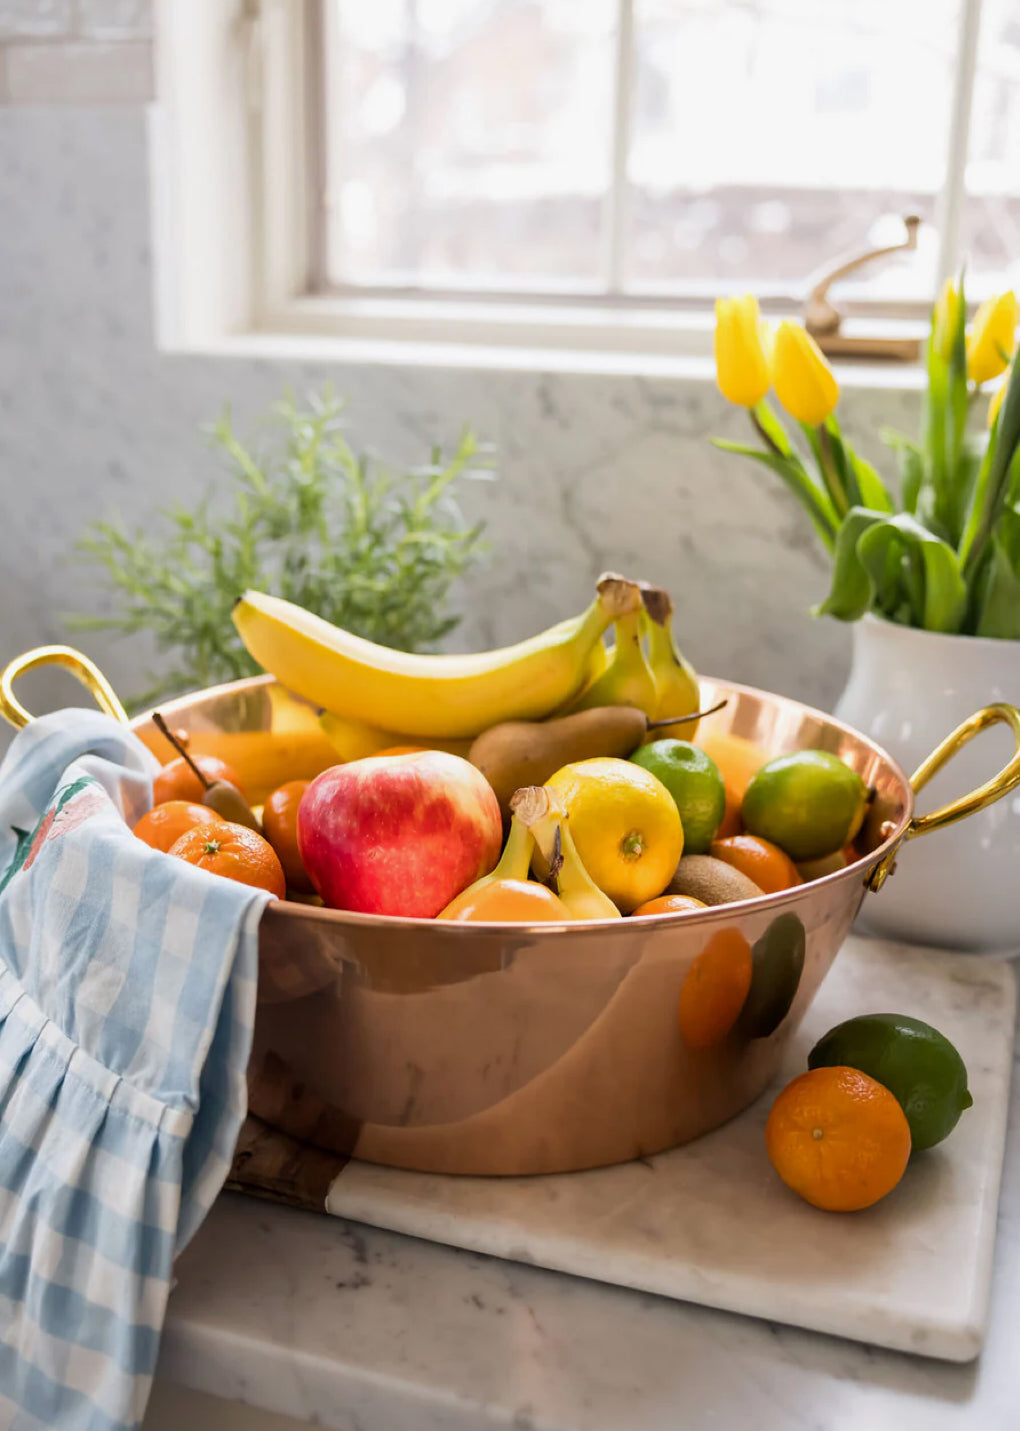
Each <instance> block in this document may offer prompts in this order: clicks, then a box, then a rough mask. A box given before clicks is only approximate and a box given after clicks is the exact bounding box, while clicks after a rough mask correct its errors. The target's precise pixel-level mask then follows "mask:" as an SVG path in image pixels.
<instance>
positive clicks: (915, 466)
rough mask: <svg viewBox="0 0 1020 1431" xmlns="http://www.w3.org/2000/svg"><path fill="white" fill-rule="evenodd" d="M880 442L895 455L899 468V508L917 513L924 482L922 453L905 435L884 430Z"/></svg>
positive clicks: (888, 429)
mask: <svg viewBox="0 0 1020 1431" xmlns="http://www.w3.org/2000/svg"><path fill="white" fill-rule="evenodd" d="M882 441H883V442H884V443H885V445H886V446H887V447H891V448H892V450H893V451H894V452H895V453H896V457H897V460H898V462H899V467H900V506H901V507H902V508H903V510H904V511H905V512H916V511H917V499H918V495H919V493H920V491H921V483H922V482H923V480H924V453H923V452H922V450H921V448H920V447H918V445H917V443H916V442H915V441H914V440H913V438H911V437H907V436H906V434H905V433H902V432H896V431H895V430H894V429H892V428H886V430H885V431H884V432H883V433H882Z"/></svg>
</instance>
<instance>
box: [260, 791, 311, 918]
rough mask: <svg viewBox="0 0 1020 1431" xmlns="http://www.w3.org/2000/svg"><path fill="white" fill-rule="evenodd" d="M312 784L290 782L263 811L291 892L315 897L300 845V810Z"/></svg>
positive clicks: (267, 834)
mask: <svg viewBox="0 0 1020 1431" xmlns="http://www.w3.org/2000/svg"><path fill="white" fill-rule="evenodd" d="M311 783H312V782H311V781H310V780H288V781H287V782H286V784H285V785H280V786H278V787H277V788H276V789H275V790H274V791H273V792H272V794H271V795H269V796H268V797H267V799H266V803H265V805H264V806H263V808H262V830H263V833H264V834H265V837H266V839H267V840H268V841H269V843H270V844H271V845H272V847H273V849H274V850H275V851H276V853H277V855H278V856H279V859H280V864H281V865H283V873H284V875H285V876H286V879H287V888H288V889H292V890H294V891H295V893H297V894H313V893H314V889H315V887H314V885H313V884H312V882H311V880H310V879H309V878H308V874H307V871H306V870H305V863H304V860H303V859H302V858H301V851H300V850H299V849H298V841H297V813H298V806H299V805H300V804H301V796H302V795H303V794H304V793H305V791H306V790H307V789H308V787H309V785H311Z"/></svg>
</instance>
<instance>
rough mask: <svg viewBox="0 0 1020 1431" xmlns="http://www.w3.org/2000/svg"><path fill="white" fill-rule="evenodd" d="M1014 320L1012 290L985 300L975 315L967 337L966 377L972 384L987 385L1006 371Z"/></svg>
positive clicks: (1016, 315)
mask: <svg viewBox="0 0 1020 1431" xmlns="http://www.w3.org/2000/svg"><path fill="white" fill-rule="evenodd" d="M1017 317H1018V312H1017V302H1016V298H1015V297H1014V295H1013V291H1012V289H1011V290H1010V291H1009V292H1008V293H1000V294H998V295H997V296H996V297H994V298H986V299H985V301H984V303H982V305H981V307H980V308H979V309H978V311H977V312H976V313H975V315H974V323H973V325H972V327H971V330H970V335H969V336H968V338H967V376H968V377H969V378H970V380H971V381H972V382H975V383H987V382H990V381H991V379H992V378H997V377H998V376H999V374H1000V373H1003V372H1005V371H1006V368H1007V367H1008V366H1009V360H1010V358H1011V357H1012V356H1013V347H1014V341H1015V337H1016V324H1017Z"/></svg>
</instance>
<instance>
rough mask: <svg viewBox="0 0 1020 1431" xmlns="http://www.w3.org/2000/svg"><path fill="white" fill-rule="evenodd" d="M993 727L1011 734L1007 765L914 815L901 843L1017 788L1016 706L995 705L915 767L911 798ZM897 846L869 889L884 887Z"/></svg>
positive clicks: (1019, 729) (1019, 723)
mask: <svg viewBox="0 0 1020 1431" xmlns="http://www.w3.org/2000/svg"><path fill="white" fill-rule="evenodd" d="M993 725H1008V726H1009V728H1010V730H1011V731H1012V732H1013V743H1014V750H1013V754H1012V756H1011V757H1010V759H1009V760H1008V761H1007V763H1006V764H1005V765H1004V766H1003V767H1002V769H1001V770H1000V771H999V773H998V774H997V775H993V776H992V778H991V780H986V781H985V783H984V785H979V786H978V788H977V789H976V790H972V791H971V792H970V793H969V794H968V795H961V796H960V797H959V798H958V799H956V800H951V801H950V802H949V804H948V805H942V806H940V807H939V809H937V810H932V811H931V812H930V813H929V814H927V815H915V816H914V817H913V819H912V820H911V821H910V824H909V825H908V826H907V828H906V831H905V832H904V835H903V839H904V840H914V839H916V838H917V837H918V835H928V834H930V833H931V832H932V830H941V829H942V828H943V827H944V826H945V825H953V824H955V823H956V821H957V820H965V819H966V818H967V816H968V815H976V814H977V813H978V811H979V810H985V809H987V808H988V806H989V805H994V804H995V802H996V800H1001V799H1002V797H1003V796H1004V795H1008V794H1009V792H1010V791H1011V790H1014V789H1015V788H1016V787H1017V785H1020V710H1017V708H1016V706H1010V705H1006V704H1005V702H998V703H997V704H996V705H992V706H985V707H984V709H983V710H979V711H976V712H975V713H974V715H972V716H970V717H968V719H967V720H965V721H964V722H963V724H962V725H959V726H957V728H956V729H955V730H954V731H953V732H952V734H951V735H947V736H946V738H945V740H944V741H943V742H942V744H941V745H939V746H938V747H937V748H936V749H935V750H933V751H932V753H931V755H929V756H928V758H927V760H925V761H924V762H923V763H922V764H921V765H919V766H918V768H917V769H916V770H915V771H914V773H913V775H912V776H911V777H910V784H911V786H912V787H913V791H914V794H915V795H917V794H919V793H920V792H921V791H922V790H923V789H924V787H925V786H926V785H927V784H928V782H929V780H931V778H932V777H933V776H934V775H937V774H938V772H939V771H940V770H941V769H942V767H943V766H944V765H945V764H946V763H947V762H948V761H950V760H951V759H952V758H953V756H954V755H957V754H958V753H959V752H960V751H961V750H962V749H963V747H964V746H965V745H967V744H969V742H970V741H972V740H973V739H974V737H975V736H976V735H980V733H981V732H982V731H983V730H987V729H988V727H989V726H993ZM901 843H902V841H897V843H896V845H895V846H894V848H893V849H891V850H890V851H889V853H888V854H887V855H885V857H884V858H883V859H882V860H881V861H880V862H879V863H878V864H877V865H876V866H875V868H874V869H873V870H872V872H871V876H870V878H869V880H868V888H869V889H872V890H879V889H881V888H882V886H883V885H884V884H885V882H886V880H887V879H888V877H889V875H890V874H891V873H892V868H893V865H894V864H895V863H896V855H897V853H898V852H899V847H900V844H901Z"/></svg>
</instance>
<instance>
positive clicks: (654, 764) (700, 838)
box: [630, 740, 726, 855]
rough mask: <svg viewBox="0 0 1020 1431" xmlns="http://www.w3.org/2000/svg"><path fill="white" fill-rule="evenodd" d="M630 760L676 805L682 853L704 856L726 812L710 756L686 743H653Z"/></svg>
mask: <svg viewBox="0 0 1020 1431" xmlns="http://www.w3.org/2000/svg"><path fill="white" fill-rule="evenodd" d="M630 758H631V760H632V761H633V763H634V764H635V765H640V766H641V767H642V769H644V770H650V771H651V773H652V774H653V775H656V776H658V778H659V779H660V780H661V781H662V783H663V785H665V787H666V789H667V790H668V791H669V793H670V794H671V795H672V797H673V799H674V801H675V802H676V807H677V809H678V810H679V811H680V823H681V824H682V825H683V827H684V854H685V855H703V854H705V853H706V851H707V850H708V847H709V845H710V844H711V843H712V837H713V836H714V835H715V832H716V830H718V828H719V826H720V825H721V824H722V817H723V815H724V814H725V811H726V787H725V786H724V784H723V778H722V776H721V775H720V774H719V767H718V766H717V765H716V763H715V761H714V760H713V759H712V757H711V756H710V755H706V754H705V752H704V751H703V750H699V749H698V747H697V746H696V745H691V743H690V741H687V740H653V741H652V742H651V744H650V745H642V746H640V747H639V748H638V749H637V750H635V752H634V754H633V755H632V756H631V757H630Z"/></svg>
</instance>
